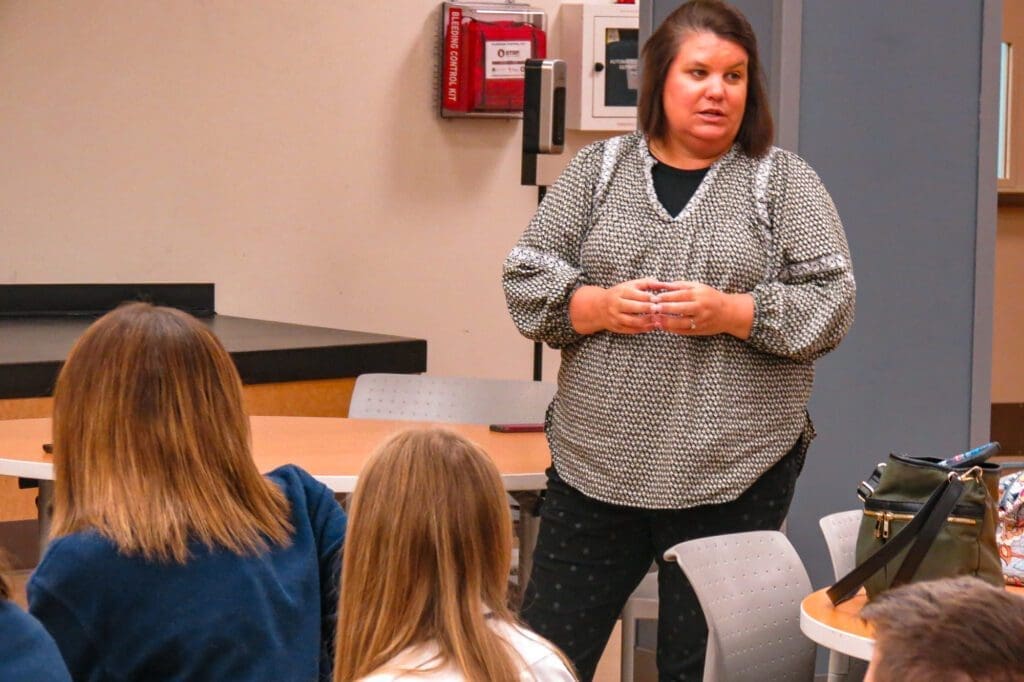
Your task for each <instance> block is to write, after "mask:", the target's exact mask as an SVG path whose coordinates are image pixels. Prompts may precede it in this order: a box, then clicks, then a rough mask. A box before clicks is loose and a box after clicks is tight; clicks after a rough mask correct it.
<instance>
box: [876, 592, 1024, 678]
mask: <svg viewBox="0 0 1024 682" xmlns="http://www.w3.org/2000/svg"><path fill="white" fill-rule="evenodd" d="M861 615H862V617H863V618H864V619H865V620H866V621H868V622H869V623H870V624H871V625H872V626H873V627H874V630H875V654H874V658H873V659H872V661H871V666H870V668H869V669H868V675H867V677H866V678H865V682H868V681H873V682H904V681H905V680H944V681H948V682H961V681H962V682H1021V680H1024V668H1022V667H1021V666H1022V665H1024V597H1019V596H1016V595H1013V594H1010V593H1009V592H1007V591H1006V590H1005V589H1003V588H1001V587H993V586H992V585H989V584H988V583H986V582H983V581H981V580H979V579H977V578H974V577H969V576H964V577H960V578H948V579H944V580H932V581H927V582H920V583H911V584H909V585H905V586H903V587H899V588H896V589H893V590H889V591H888V592H885V593H884V594H882V595H881V596H879V597H878V598H877V599H875V600H874V601H872V602H871V603H870V604H868V605H867V606H866V607H864V609H863V611H862V612H861Z"/></svg>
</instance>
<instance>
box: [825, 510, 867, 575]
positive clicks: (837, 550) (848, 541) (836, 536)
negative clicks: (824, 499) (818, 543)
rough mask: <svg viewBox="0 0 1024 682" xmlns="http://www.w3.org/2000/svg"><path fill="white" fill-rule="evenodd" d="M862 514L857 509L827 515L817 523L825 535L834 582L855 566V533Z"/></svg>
mask: <svg viewBox="0 0 1024 682" xmlns="http://www.w3.org/2000/svg"><path fill="white" fill-rule="evenodd" d="M862 518H864V512H862V511H861V510H859V509H851V510H850V511H843V512H836V513H835V514H829V515H828V516H825V517H823V518H822V519H821V520H820V521H818V525H819V526H821V532H822V533H824V535H825V544H826V545H828V555H829V556H830V557H831V558H832V571H833V573H835V576H836V580H839V579H840V578H842V577H843V576H844V575H846V574H847V573H849V572H850V571H852V570H853V569H854V568H855V567H856V565H857V558H856V553H857V533H858V531H859V530H860V521H861V519H862Z"/></svg>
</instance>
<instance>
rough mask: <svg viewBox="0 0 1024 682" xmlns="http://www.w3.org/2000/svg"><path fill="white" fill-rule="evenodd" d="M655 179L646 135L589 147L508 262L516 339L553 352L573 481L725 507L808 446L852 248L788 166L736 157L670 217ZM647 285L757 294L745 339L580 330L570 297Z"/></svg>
mask: <svg viewBox="0 0 1024 682" xmlns="http://www.w3.org/2000/svg"><path fill="white" fill-rule="evenodd" d="M654 163H655V160H654V158H653V157H652V156H651V154H650V152H649V151H648V148H647V141H646V138H645V137H644V136H643V135H642V134H641V133H632V134H629V135H624V136H621V137H617V138H612V139H610V140H605V141H601V142H597V143H594V144H592V145H589V146H588V147H586V148H584V149H582V150H581V151H580V152H579V154H577V155H576V157H575V158H574V159H573V160H572V161H571V162H570V163H569V165H568V167H567V168H566V169H565V171H564V172H563V173H562V175H561V177H560V178H559V179H558V181H557V182H556V183H555V184H554V185H553V186H552V187H551V189H550V190H549V191H548V193H547V196H546V197H545V198H544V201H543V202H542V203H541V205H540V207H539V208H538V210H537V213H536V215H535V216H534V218H533V220H532V221H531V222H530V225H529V227H527V229H526V232H525V233H524V234H523V236H522V237H521V238H520V240H519V243H518V244H517V245H516V246H515V248H513V249H512V251H511V253H510V254H509V256H508V258H507V259H506V261H505V266H504V274H503V284H504V287H505V295H506V298H507V301H508V307H509V310H510V312H511V314H512V318H513V320H514V321H515V324H516V326H517V327H518V328H519V330H520V332H522V333H523V334H524V335H525V336H527V337H529V338H531V339H534V340H538V341H543V342H546V343H547V344H549V345H551V346H552V347H555V348H560V349H561V350H562V363H561V368H560V370H559V375H558V392H557V394H556V396H555V399H554V401H553V402H552V404H551V406H550V408H549V409H548V416H547V434H548V441H549V443H550V446H551V452H552V456H553V460H554V465H555V468H556V469H557V470H558V473H559V474H560V475H561V476H562V478H563V479H564V480H565V481H566V482H568V483H569V484H570V485H572V486H574V487H576V488H578V489H579V490H581V491H582V492H584V493H585V494H587V495H589V496H591V497H594V498H596V499H599V500H604V501H606V502H611V503H615V504H623V505H631V506H638V507H646V508H683V507H692V506H697V505H702V504H709V503H721V502H727V501H730V500H733V499H735V498H736V497H738V496H739V495H740V494H741V493H742V492H743V491H744V490H746V489H747V488H748V487H749V486H750V485H751V484H752V483H753V482H754V480H755V479H757V478H758V477H759V476H760V475H761V474H762V473H763V472H764V471H766V470H767V469H768V468H769V467H771V465H772V464H774V463H775V462H777V461H778V460H779V459H781V458H782V456H783V455H785V454H786V452H788V451H789V449H790V448H791V447H792V446H793V444H794V443H795V442H796V441H797V439H798V438H799V437H800V436H801V434H802V433H804V432H805V430H806V432H807V436H808V437H809V436H810V435H812V433H813V432H812V430H811V426H810V423H809V420H808V418H807V414H806V406H807V401H808V399H809V398H810V394H811V386H812V383H813V380H814V366H813V362H814V360H815V359H816V358H818V357H820V356H822V355H824V354H825V353H827V352H829V351H830V350H832V349H833V348H835V347H836V346H837V345H838V344H839V342H840V341H841V340H842V338H843V336H844V335H845V334H846V332H847V330H848V329H849V328H850V325H851V324H852V322H853V314H854V298H855V284H854V279H853V271H852V267H851V263H850V255H849V248H848V247H847V243H846V236H845V234H844V233H843V227H842V223H841V222H840V220H839V216H838V214H837V213H836V209H835V205H834V204H833V203H832V199H831V197H830V196H829V194H828V192H827V191H826V190H825V187H824V186H823V185H822V183H821V181H820V180H819V179H818V176H817V175H816V174H815V172H814V171H813V170H812V169H811V168H810V167H809V166H808V165H807V164H806V163H805V162H804V161H803V160H802V159H801V158H799V157H798V156H796V155H795V154H792V153H789V152H786V151H783V150H781V149H775V148H773V149H772V150H771V151H770V152H769V153H768V155H766V156H765V157H764V158H762V159H753V158H750V157H748V156H746V155H745V154H743V152H742V151H741V150H740V149H739V148H738V147H734V148H733V149H732V150H731V151H730V152H729V153H727V154H726V155H725V156H723V157H722V158H721V159H719V160H718V161H716V162H715V163H714V165H712V166H711V168H710V169H709V170H708V173H707V175H706V176H705V178H704V181H703V182H702V183H701V185H700V186H699V187H698V189H697V191H696V193H695V194H694V195H693V197H692V198H691V199H690V201H689V203H688V204H687V205H686V207H685V208H684V209H683V211H682V212H681V213H680V214H679V215H678V216H676V217H675V218H673V217H671V216H670V215H668V213H667V212H666V211H665V209H664V207H663V206H662V205H661V204H660V203H659V201H658V199H657V196H656V195H655V192H654V185H653V181H652V179H651V168H652V166H653V165H654ZM640 277H654V278H656V279H658V280H661V281H665V282H672V281H679V280H686V281H695V282H702V283H704V284H707V285H709V286H712V287H715V288H717V289H719V290H721V291H723V292H726V293H740V292H750V293H751V294H752V295H753V297H754V307H755V312H754V323H753V327H752V330H751V333H750V338H749V339H748V340H746V341H741V340H740V339H738V338H735V337H733V336H730V335H727V334H720V335H717V336H680V335H676V334H671V333H668V332H664V331H653V332H650V333H646V334H639V335H626V334H616V333H612V332H599V333H596V334H591V335H582V334H579V333H577V332H576V331H575V330H574V329H573V327H572V324H571V323H570V321H569V315H568V306H569V298H570V297H571V296H572V294H573V292H575V291H576V289H578V288H579V287H581V286H583V285H588V284H590V285H597V286H601V287H606V288H607V287H611V286H614V285H616V284H619V283H620V282H624V281H627V280H633V279H637V278H640Z"/></svg>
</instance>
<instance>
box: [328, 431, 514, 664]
mask: <svg viewBox="0 0 1024 682" xmlns="http://www.w3.org/2000/svg"><path fill="white" fill-rule="evenodd" d="M511 553H512V524H511V517H510V514H509V510H508V505H507V502H506V497H505V492H504V488H503V486H502V483H501V477H500V475H499V473H498V471H497V469H496V468H495V466H494V464H493V463H492V462H491V461H490V459H489V458H488V457H487V455H486V454H485V453H484V452H483V451H482V450H481V449H480V448H479V447H478V446H476V445H475V444H473V443H471V442H469V441H468V440H466V439H465V438H463V437H462V436H459V435H458V434H455V433H453V432H451V431H447V430H442V429H420V430H410V431H405V432H402V433H399V434H397V435H395V436H394V437H392V438H391V439H390V440H388V441H387V442H386V443H384V444H383V445H382V446H381V447H380V448H379V449H378V450H377V451H376V453H375V454H374V455H373V456H372V457H371V459H370V460H369V462H368V463H367V464H366V466H365V468H364V469H363V471H362V472H361V473H360V475H359V482H358V484H357V485H356V490H355V493H354V495H353V498H352V505H351V507H350V517H349V530H348V535H347V537H346V539H345V557H344V566H343V569H342V580H341V599H340V604H339V611H338V649H337V652H336V654H335V680H345V681H348V680H355V679H358V678H360V677H363V676H365V675H367V674H369V673H371V672H373V671H374V670H377V669H378V668H380V667H381V666H382V665H383V664H385V663H387V662H388V661H389V660H390V659H391V658H393V657H394V656H395V655H396V654H398V653H399V652H401V651H402V650H404V649H406V648H407V647H409V646H412V645H416V644H421V643H426V642H431V641H433V642H436V644H437V646H438V647H439V650H440V658H439V660H438V664H439V665H443V664H446V663H449V664H452V665H454V666H455V668H456V669H459V670H461V671H462V673H463V675H464V676H465V678H466V679H469V680H491V681H496V682H500V681H503V680H518V679H519V675H518V673H517V670H518V667H517V666H516V662H515V659H514V658H513V656H514V654H513V653H512V651H511V650H510V649H509V647H508V646H507V645H506V644H505V642H504V641H503V640H502V639H501V638H499V637H498V636H496V634H495V633H494V631H493V629H492V628H490V627H489V626H488V625H487V618H488V617H490V618H497V619H502V620H505V621H511V619H512V616H511V613H510V612H509V610H508V607H507V603H506V600H507V594H506V593H507V589H508V570H509V566H510V563H511ZM488 613H490V616H488V615H487V614H488Z"/></svg>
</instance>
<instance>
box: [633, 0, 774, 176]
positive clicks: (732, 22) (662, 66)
mask: <svg viewBox="0 0 1024 682" xmlns="http://www.w3.org/2000/svg"><path fill="white" fill-rule="evenodd" d="M687 33H713V34H715V35H716V36H718V37H719V38H722V39H723V40H728V41H730V42H733V43H736V44H737V45H739V46H740V47H742V48H743V49H744V50H745V51H746V53H747V74H748V84H747V102H746V107H745V109H744V111H743V121H742V122H741V123H740V130H739V133H737V135H736V142H738V143H739V145H740V147H741V148H742V149H743V152H744V153H745V154H747V155H748V156H752V157H755V158H756V157H760V156H764V155H765V153H766V152H767V151H768V149H769V148H770V147H771V144H772V137H773V135H774V132H775V131H774V124H773V123H772V112H771V110H770V109H769V108H768V90H767V88H766V86H765V80H764V71H763V70H762V68H761V60H760V58H759V57H758V54H757V36H756V35H754V29H752V28H751V27H750V22H748V21H747V18H746V17H745V16H743V14H741V13H740V11H739V10H737V9H736V8H735V7H732V6H731V5H728V4H726V3H724V2H721V1H720V0H691V1H690V2H688V3H686V4H685V5H683V6H681V7H680V8H679V9H677V10H675V11H674V12H672V14H670V15H668V16H667V17H665V21H663V22H661V26H659V27H658V29H657V30H656V31H655V32H654V34H653V35H651V37H650V38H649V39H648V41H647V43H646V44H645V45H644V51H643V72H642V80H641V84H640V97H639V104H638V105H637V123H638V124H639V127H640V130H642V131H643V132H644V133H645V134H646V135H647V137H648V139H651V140H661V139H663V138H664V137H665V135H666V134H668V121H667V120H666V117H665V107H664V104H663V102H662V96H663V94H664V91H665V79H666V78H667V77H668V71H669V68H670V67H671V66H672V62H673V61H675V58H676V56H677V55H678V54H679V48H680V47H681V46H682V44H683V40H685V38H686V34H687Z"/></svg>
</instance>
